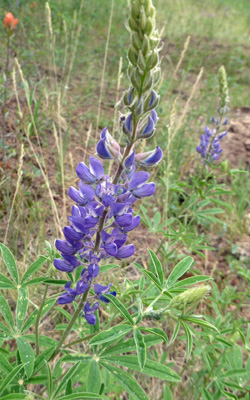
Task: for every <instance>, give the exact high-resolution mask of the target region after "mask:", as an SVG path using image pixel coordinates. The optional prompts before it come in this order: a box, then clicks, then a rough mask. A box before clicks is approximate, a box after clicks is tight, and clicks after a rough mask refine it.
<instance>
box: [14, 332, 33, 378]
mask: <svg viewBox="0 0 250 400" xmlns="http://www.w3.org/2000/svg"><path fill="white" fill-rule="evenodd" d="M17 347H18V350H19V353H20V357H21V360H22V363H23V364H24V370H25V372H26V375H27V379H29V377H30V376H31V375H32V372H33V369H34V362H35V354H34V351H33V349H32V347H31V345H30V344H29V342H27V340H25V339H24V338H23V337H18V338H17Z"/></svg>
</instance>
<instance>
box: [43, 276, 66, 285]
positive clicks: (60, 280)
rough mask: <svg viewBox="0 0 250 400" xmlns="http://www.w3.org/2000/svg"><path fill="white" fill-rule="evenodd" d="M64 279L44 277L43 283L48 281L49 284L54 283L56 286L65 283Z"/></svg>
mask: <svg viewBox="0 0 250 400" xmlns="http://www.w3.org/2000/svg"><path fill="white" fill-rule="evenodd" d="M67 282H68V281H66V280H65V279H47V278H46V279H45V281H44V283H49V284H50V285H56V286H63V285H65V284H66V283H67Z"/></svg>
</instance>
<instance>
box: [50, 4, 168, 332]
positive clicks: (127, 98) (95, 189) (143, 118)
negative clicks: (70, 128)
mask: <svg viewBox="0 0 250 400" xmlns="http://www.w3.org/2000/svg"><path fill="white" fill-rule="evenodd" d="M142 14H143V18H142V17H141V16H142ZM128 25H129V29H130V33H131V46H130V48H129V51H128V59H129V67H128V76H129V80H130V87H129V89H128V91H127V92H126V93H125V94H124V96H123V100H124V105H125V107H127V111H128V112H127V114H125V116H124V117H123V118H121V119H120V122H121V123H120V127H121V130H122V131H123V133H124V134H125V135H126V143H127V145H126V147H125V148H124V149H121V147H120V145H119V144H118V143H117V141H116V140H115V139H114V138H113V137H112V136H111V135H110V133H109V131H108V128H107V127H106V128H104V129H103V130H102V132H101V134H100V141H99V142H98V143H97V146H96V154H97V155H98V156H99V157H100V158H101V159H104V160H114V161H115V162H117V163H118V168H117V171H116V173H115V175H114V176H113V177H110V176H108V175H105V172H104V168H103V165H102V163H101V162H100V161H99V160H98V159H96V158H95V157H92V156H91V157H90V158H89V166H88V165H86V164H85V163H82V162H81V163H79V164H78V166H77V168H76V173H77V175H78V177H79V178H80V182H79V184H78V188H79V189H76V188H74V187H72V186H71V187H70V188H69V191H68V194H69V196H70V198H71V199H72V200H73V201H74V202H75V203H76V205H74V206H73V207H72V215H71V216H70V217H69V218H68V219H69V221H70V223H71V225H68V226H66V227H65V228H64V229H63V234H64V237H65V240H62V239H59V240H56V241H55V246H56V248H57V250H59V251H60V252H61V255H62V259H59V258H58V259H55V260H54V266H55V267H56V268H57V269H58V270H60V271H64V272H67V273H72V272H74V271H75V270H76V269H78V268H81V269H82V272H81V274H80V279H79V280H78V282H75V284H74V286H75V287H71V282H68V283H67V284H66V285H65V290H66V292H65V293H63V294H62V295H61V296H60V298H59V300H58V301H59V303H60V304H66V303H70V302H72V301H74V300H75V298H76V297H77V296H79V295H81V294H83V293H84V296H85V297H84V299H87V295H88V291H89V290H90V289H91V287H92V285H94V292H95V297H96V298H97V299H98V300H101V301H102V302H104V303H108V302H109V301H108V300H107V299H106V297H105V294H112V295H113V296H116V292H115V291H112V292H110V287H111V283H110V284H108V285H107V286H103V285H101V284H99V283H95V284H94V283H93V281H94V280H95V279H96V278H97V276H98V274H99V271H100V269H99V262H100V261H101V260H106V259H109V258H110V257H115V258H116V259H118V260H123V259H126V258H128V257H131V256H132V255H133V254H134V252H135V246H134V245H133V244H126V242H127V237H128V232H130V231H132V230H133V229H136V228H137V227H138V225H139V224H140V217H139V216H133V208H132V205H133V204H134V203H135V201H137V199H140V198H143V197H149V196H152V195H153V194H154V192H155V184H154V183H153V182H150V183H148V182H147V181H148V179H149V177H150V174H149V173H148V172H146V171H136V167H137V166H143V167H144V168H146V167H152V166H154V165H157V164H158V163H159V162H160V161H161V159H162V157H163V154H162V150H161V149H160V147H159V146H157V147H156V149H155V150H152V151H149V152H146V153H142V154H136V142H137V141H138V140H140V139H147V138H150V137H152V136H153V135H154V133H155V129H156V124H157V120H158V117H157V113H156V111H155V107H156V106H157V105H158V102H159V96H158V95H157V93H156V92H155V90H154V87H155V86H156V85H157V84H158V82H159V80H160V77H161V73H160V67H159V54H158V53H159V48H158V45H159V41H160V39H159V35H158V31H156V30H155V9H154V7H153V6H152V3H151V1H149V0H146V1H144V0H131V1H130V17H129V23H128ZM138 32H141V34H140V35H139V34H138ZM77 276H79V274H77ZM98 307H99V303H95V304H94V306H93V307H92V308H91V305H90V303H89V302H87V303H86V304H85V307H84V316H85V319H86V320H87V322H88V323H89V324H93V325H94V324H95V323H96V316H95V315H94V313H95V311H96V310H97V309H98Z"/></svg>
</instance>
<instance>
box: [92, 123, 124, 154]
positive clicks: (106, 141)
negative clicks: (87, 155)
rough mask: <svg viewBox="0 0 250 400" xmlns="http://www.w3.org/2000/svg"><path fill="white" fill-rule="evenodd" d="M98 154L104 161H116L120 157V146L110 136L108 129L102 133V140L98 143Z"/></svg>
mask: <svg viewBox="0 0 250 400" xmlns="http://www.w3.org/2000/svg"><path fill="white" fill-rule="evenodd" d="M96 153H97V154H98V156H99V157H100V158H102V159H104V160H116V159H118V158H119V156H120V146H119V144H118V143H117V141H116V140H115V139H114V138H113V137H112V136H111V135H110V133H109V131H108V128H104V129H103V131H102V133H101V140H100V141H99V142H98V143H97V146H96Z"/></svg>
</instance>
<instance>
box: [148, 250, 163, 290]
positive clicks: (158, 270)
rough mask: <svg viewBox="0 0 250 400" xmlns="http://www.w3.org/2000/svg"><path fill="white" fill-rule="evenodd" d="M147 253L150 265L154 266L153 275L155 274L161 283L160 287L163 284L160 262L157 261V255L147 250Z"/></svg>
mask: <svg viewBox="0 0 250 400" xmlns="http://www.w3.org/2000/svg"><path fill="white" fill-rule="evenodd" d="M148 252H149V254H150V259H151V261H152V264H153V266H154V269H155V273H156V274H157V276H158V278H159V281H160V283H161V286H162V285H163V283H164V274H163V269H162V265H161V262H160V261H159V259H158V257H157V255H156V254H155V253H154V252H153V251H151V250H148Z"/></svg>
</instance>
